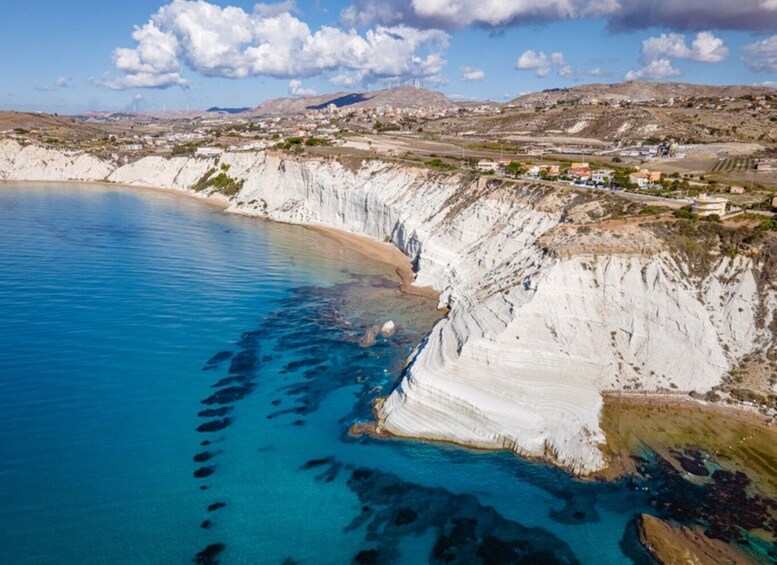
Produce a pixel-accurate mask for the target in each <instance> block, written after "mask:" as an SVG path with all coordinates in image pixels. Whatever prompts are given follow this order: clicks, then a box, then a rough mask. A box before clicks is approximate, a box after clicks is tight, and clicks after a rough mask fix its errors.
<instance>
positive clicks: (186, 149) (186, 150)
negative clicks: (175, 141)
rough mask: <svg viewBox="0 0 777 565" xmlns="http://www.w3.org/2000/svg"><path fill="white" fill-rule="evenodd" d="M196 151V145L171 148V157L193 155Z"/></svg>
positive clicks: (187, 144) (190, 144)
mask: <svg viewBox="0 0 777 565" xmlns="http://www.w3.org/2000/svg"><path fill="white" fill-rule="evenodd" d="M196 150H197V144H196V143H184V144H183V145H176V146H175V147H173V155H194V152H195V151H196Z"/></svg>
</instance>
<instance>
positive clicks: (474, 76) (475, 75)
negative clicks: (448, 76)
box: [461, 67, 486, 82]
mask: <svg viewBox="0 0 777 565" xmlns="http://www.w3.org/2000/svg"><path fill="white" fill-rule="evenodd" d="M484 78H486V73H485V72H484V71H483V69H479V68H477V67H461V80H463V81H466V82H475V81H478V80H483V79H484Z"/></svg>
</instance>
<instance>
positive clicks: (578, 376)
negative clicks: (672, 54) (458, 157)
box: [0, 141, 777, 474]
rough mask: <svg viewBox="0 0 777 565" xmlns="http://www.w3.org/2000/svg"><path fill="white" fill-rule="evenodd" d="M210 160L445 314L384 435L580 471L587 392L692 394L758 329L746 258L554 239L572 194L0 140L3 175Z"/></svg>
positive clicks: (195, 173)
mask: <svg viewBox="0 0 777 565" xmlns="http://www.w3.org/2000/svg"><path fill="white" fill-rule="evenodd" d="M222 163H223V164H226V165H229V175H230V176H231V177H233V178H236V179H240V180H244V186H243V188H242V190H241V191H240V192H239V194H237V195H236V196H235V197H234V198H232V199H231V200H230V210H231V211H234V212H239V213H244V214H250V215H257V216H263V217H268V218H272V219H275V220H279V221H285V222H296V223H309V224H319V225H325V226H330V227H336V228H340V229H344V230H348V231H351V232H353V233H358V234H363V235H367V236H371V237H373V238H376V239H379V240H384V239H387V238H389V239H390V240H391V241H392V242H393V243H394V245H396V246H397V247H398V248H399V249H401V250H402V251H403V252H405V253H406V254H407V255H408V256H409V257H410V259H411V260H412V261H413V264H414V265H415V267H416V268H417V280H416V283H417V284H419V285H422V286H433V287H434V288H435V289H437V290H438V291H440V292H441V302H443V303H445V304H446V305H448V306H449V307H450V311H449V314H448V316H446V317H445V318H444V319H442V320H441V321H440V322H439V323H438V324H437V325H436V326H435V328H434V329H433V330H432V332H431V334H430V335H429V336H428V338H427V339H426V340H425V341H424V343H422V344H421V345H420V346H419V348H418V350H417V351H416V353H415V354H414V357H413V359H412V362H411V364H410V366H409V368H408V370H407V372H406V374H405V376H404V378H403V380H402V382H401V384H400V385H399V386H398V388H397V389H396V390H395V391H394V392H393V393H392V394H391V395H390V396H389V397H388V398H387V399H386V400H385V402H384V403H383V404H382V405H381V407H380V411H379V420H380V421H379V426H380V428H381V429H382V430H385V431H387V432H390V433H392V434H395V435H400V436H410V437H420V438H428V439H435V440H444V441H452V442H456V443H461V444H466V445H471V446H477V447H484V448H509V449H511V450H514V451H516V452H518V453H522V454H525V455H529V456H538V457H547V458H549V459H552V460H554V461H556V462H557V463H559V464H561V465H563V466H566V467H568V468H570V469H572V470H574V471H575V472H579V473H583V474H585V473H588V472H591V471H594V470H598V469H600V468H602V467H603V466H604V465H605V463H606V462H605V460H604V457H603V455H602V452H601V451H600V448H599V445H600V444H601V443H602V442H603V441H604V437H603V434H602V432H601V429H600V427H599V414H600V410H601V406H602V396H601V391H603V390H608V389H618V388H621V387H642V388H644V389H654V388H657V387H666V388H669V387H676V388H677V389H679V390H696V391H699V392H703V391H706V390H709V389H710V388H711V387H712V386H714V385H716V384H718V383H719V382H720V380H721V378H722V377H723V376H724V375H725V374H726V372H727V371H728V370H729V369H730V368H731V367H732V366H733V365H735V364H736V363H737V362H738V360H739V359H741V358H742V356H744V355H745V354H747V353H749V352H751V351H753V350H754V349H756V348H758V347H762V346H763V345H764V344H767V343H771V341H772V340H773V339H774V336H772V335H771V332H770V330H769V329H768V327H760V326H759V324H758V323H757V319H756V318H757V312H758V311H759V308H762V307H764V308H766V309H767V310H768V312H769V313H770V316H771V313H772V312H773V311H774V308H775V303H776V302H777V300H775V297H774V296H773V293H771V294H768V293H767V294H766V295H764V293H763V291H762V290H759V288H758V285H757V284H756V278H757V277H756V275H757V270H758V268H759V266H758V265H757V264H756V263H754V261H753V260H752V259H747V258H743V257H737V258H734V259H729V258H723V259H721V260H720V261H719V262H718V265H717V267H716V269H715V270H714V271H713V272H712V273H711V274H710V275H709V276H707V277H706V278H705V279H704V280H700V281H699V280H693V278H692V277H690V276H689V275H688V274H687V273H686V268H685V266H684V265H683V264H682V263H680V262H678V259H676V258H675V257H674V256H672V254H670V253H669V252H668V251H667V250H666V249H664V247H663V246H662V244H661V242H660V241H658V240H657V239H656V238H654V237H653V236H650V235H649V234H646V233H644V232H639V233H637V232H635V233H634V234H631V235H630V236H629V237H627V238H625V239H624V241H623V242H621V243H613V242H614V241H616V240H615V239H607V238H606V237H605V236H604V235H603V236H602V238H600V240H598V243H597V242H596V241H594V240H593V239H591V238H588V239H586V240H583V241H582V243H580V244H570V243H569V242H570V241H573V240H572V239H570V238H569V237H567V235H568V234H566V232H564V228H565V226H562V225H560V223H561V222H562V220H563V218H564V216H565V214H567V213H572V212H573V211H574V210H575V201H576V200H575V199H576V198H578V196H579V195H576V194H575V193H574V192H572V191H564V190H558V189H552V188H548V187H540V186H528V185H515V186H514V185H504V184H503V183H500V182H498V181H486V180H484V179H480V180H475V179H473V178H467V177H464V176H462V175H442V174H435V173H432V172H430V171H427V170H423V169H418V168H411V167H405V166H400V165H396V164H388V163H385V162H380V161H366V162H365V163H363V164H359V165H358V166H353V167H351V168H347V167H345V166H344V165H343V164H341V163H340V162H338V161H336V160H329V161H325V160H320V159H318V160H316V159H304V158H298V159H295V158H284V157H283V156H282V155H275V154H271V153H263V152H259V153H225V154H224V155H223V156H222V157H221V158H218V159H217V158H209V159H195V158H189V157H173V158H169V159H166V158H162V157H146V158H143V159H140V160H139V161H137V162H135V163H131V164H127V165H123V166H118V165H115V164H112V163H109V162H106V161H101V160H99V159H97V158H95V157H92V156H88V155H79V154H73V153H60V154H56V152H52V151H48V150H45V149H41V148H35V147H33V146H28V147H21V146H20V145H18V144H17V143H15V142H13V141H0V178H3V179H19V180H54V179H55V177H56V178H57V179H58V180H107V181H112V182H121V183H127V184H133V185H139V186H156V187H162V188H172V189H177V190H189V189H190V188H191V187H192V186H193V185H194V184H195V183H196V182H197V180H198V179H199V178H200V177H201V176H202V175H203V174H204V173H205V172H206V171H208V170H209V169H210V168H217V167H220V166H221V164H222ZM578 209H581V208H580V207H578ZM565 242H566V243H565ZM770 319H771V318H770ZM761 325H763V324H761Z"/></svg>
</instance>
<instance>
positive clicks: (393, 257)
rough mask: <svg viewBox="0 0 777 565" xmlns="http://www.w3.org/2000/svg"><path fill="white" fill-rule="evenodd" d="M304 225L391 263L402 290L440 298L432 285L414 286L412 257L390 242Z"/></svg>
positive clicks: (359, 251)
mask: <svg viewBox="0 0 777 565" xmlns="http://www.w3.org/2000/svg"><path fill="white" fill-rule="evenodd" d="M303 227H305V228H307V229H309V230H311V231H314V232H316V233H318V234H320V235H322V236H324V237H328V238H331V239H334V240H335V241H337V242H339V243H340V244H342V245H344V246H346V247H348V248H349V249H350V250H351V251H355V252H357V253H359V254H360V255H364V256H365V257H367V258H369V259H371V260H373V261H378V262H380V263H384V264H387V265H390V266H391V267H393V268H394V270H395V272H396V274H397V276H398V277H399V279H400V281H401V284H400V287H399V288H400V290H401V291H402V292H404V293H407V294H412V295H415V296H421V297H424V298H430V299H435V300H437V299H438V298H439V293H438V292H437V291H436V290H434V289H433V288H431V287H418V286H413V281H414V280H415V274H414V273H413V267H412V265H411V263H410V259H409V258H408V256H407V255H405V254H404V253H402V252H401V251H400V250H399V249H397V248H396V247H394V246H393V245H391V244H390V243H384V242H382V241H378V240H376V239H373V238H371V237H367V236H363V235H357V234H353V233H350V232H347V231H344V230H339V229H336V228H330V227H327V226H319V225H312V224H303Z"/></svg>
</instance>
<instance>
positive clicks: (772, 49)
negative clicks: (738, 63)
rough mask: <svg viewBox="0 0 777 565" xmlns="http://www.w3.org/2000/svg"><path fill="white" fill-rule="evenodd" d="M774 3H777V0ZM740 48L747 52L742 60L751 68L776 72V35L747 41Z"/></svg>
mask: <svg viewBox="0 0 777 565" xmlns="http://www.w3.org/2000/svg"><path fill="white" fill-rule="evenodd" d="M775 3H776V4H777V0H775ZM742 49H744V50H745V51H746V52H747V53H749V55H747V56H745V57H744V61H745V63H746V64H747V66H748V67H750V68H751V69H752V70H754V71H765V72H770V73H777V35H773V36H771V37H769V38H767V39H764V40H762V41H758V42H756V43H749V44H747V45H745V46H744V47H743V48H742Z"/></svg>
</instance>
